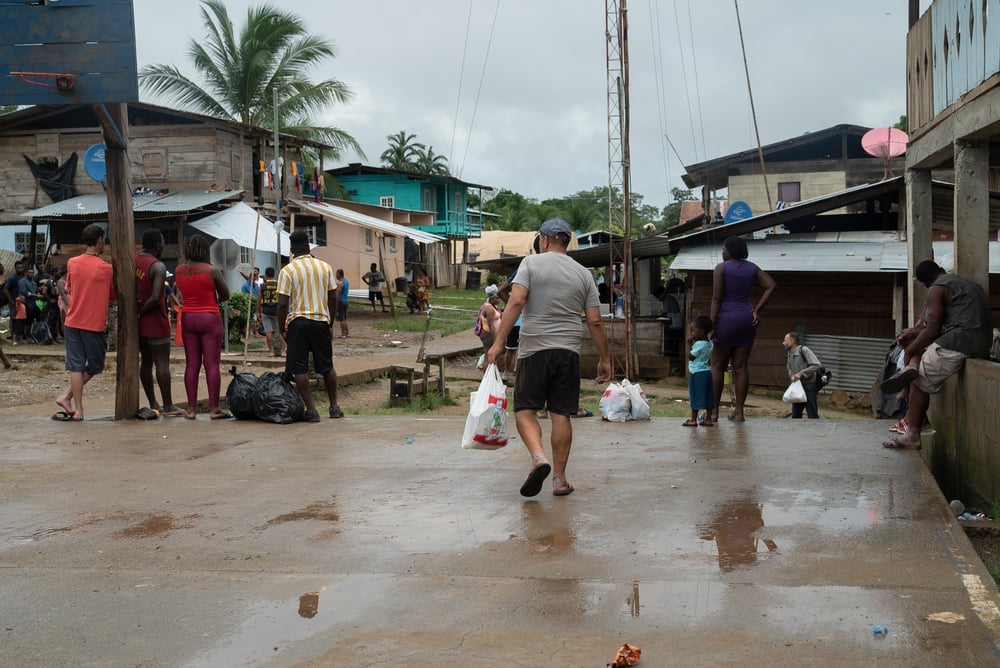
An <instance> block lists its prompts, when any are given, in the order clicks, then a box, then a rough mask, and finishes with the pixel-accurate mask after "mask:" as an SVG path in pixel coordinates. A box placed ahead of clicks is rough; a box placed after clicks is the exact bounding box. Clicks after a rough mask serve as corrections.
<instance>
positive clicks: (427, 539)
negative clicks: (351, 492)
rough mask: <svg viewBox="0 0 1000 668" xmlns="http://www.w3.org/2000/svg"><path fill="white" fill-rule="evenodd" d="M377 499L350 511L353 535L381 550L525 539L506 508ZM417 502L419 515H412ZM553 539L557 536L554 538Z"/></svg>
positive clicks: (453, 548)
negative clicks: (377, 546) (513, 525)
mask: <svg viewBox="0 0 1000 668" xmlns="http://www.w3.org/2000/svg"><path fill="white" fill-rule="evenodd" d="M400 496H402V497H403V498H399V497H379V498H376V499H372V502H371V503H366V504H364V505H363V506H360V507H356V508H354V509H352V515H351V517H350V518H347V517H345V518H344V519H343V520H342V521H343V522H345V523H349V524H350V526H351V529H350V530H351V534H352V536H355V540H359V541H361V542H366V541H378V544H379V546H380V547H379V549H380V550H387V549H390V548H391V547H392V546H396V547H397V548H399V549H403V550H405V551H406V552H414V553H415V552H465V551H468V550H471V549H473V548H477V547H479V546H481V545H482V544H484V543H490V542H495V541H506V540H507V539H508V538H509V537H510V535H511V534H516V535H523V534H522V532H521V531H520V530H519V529H518V528H516V527H512V526H511V518H510V513H509V508H503V507H497V506H495V505H491V504H483V505H481V506H474V505H469V506H466V505H464V504H460V503H453V502H440V501H437V500H435V499H433V498H430V497H427V496H421V497H406V495H405V490H404V491H403V493H402V494H401V495H400ZM414 504H419V506H420V508H421V512H420V513H414V512H413V507H414ZM553 539H554V540H555V537H553Z"/></svg>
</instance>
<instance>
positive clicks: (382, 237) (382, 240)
mask: <svg viewBox="0 0 1000 668" xmlns="http://www.w3.org/2000/svg"><path fill="white" fill-rule="evenodd" d="M384 246H385V235H383V234H379V237H378V266H379V268H380V269H381V271H382V278H384V279H385V285H386V287H385V288H382V289H383V290H385V289H386V288H389V290H388V292H389V313H390V314H392V317H393V318H395V317H396V302H394V301H393V299H392V291H393V289H394V288H395V285H393V287H389V277H388V276H386V275H385V256H384V255H383V253H382V248H383V247H384Z"/></svg>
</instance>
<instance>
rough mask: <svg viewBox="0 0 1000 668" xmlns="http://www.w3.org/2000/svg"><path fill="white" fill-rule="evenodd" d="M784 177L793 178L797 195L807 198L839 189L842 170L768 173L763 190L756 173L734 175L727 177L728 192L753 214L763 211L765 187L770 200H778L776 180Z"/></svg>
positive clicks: (842, 175) (842, 180) (842, 186)
mask: <svg viewBox="0 0 1000 668" xmlns="http://www.w3.org/2000/svg"><path fill="white" fill-rule="evenodd" d="M785 181H797V182H798V183H799V184H800V185H799V188H800V199H801V200H803V201H804V200H807V199H812V198H813V197H819V196H820V195H827V194H829V193H832V192H837V191H838V190H843V189H844V187H845V184H846V176H845V174H844V172H843V171H828V172H787V173H780V174H771V173H769V174H768V179H767V185H768V187H767V190H765V189H764V179H763V177H762V176H761V175H760V174H754V175H745V176H744V175H734V176H730V177H729V196H730V198H732V200H742V201H744V202H746V203H747V204H749V205H750V210H751V211H753V213H754V214H760V213H765V212H767V211H768V210H769V209H768V205H767V204H768V200H767V191H770V193H771V204H772V205H776V204H777V203H778V184H779V183H782V182H785ZM844 212H845V209H843V208H841V209H835V210H833V211H831V212H830V213H844Z"/></svg>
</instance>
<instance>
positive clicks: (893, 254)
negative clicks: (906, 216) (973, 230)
mask: <svg viewBox="0 0 1000 668" xmlns="http://www.w3.org/2000/svg"><path fill="white" fill-rule="evenodd" d="M989 244H990V269H989V272H990V273H991V274H1000V242H997V241H991V242H989ZM933 248H934V259H935V260H936V261H937V263H938V264H940V265H943V266H945V267H946V268H948V269H950V267H948V266H947V265H948V264H949V263H948V260H947V258H948V256H952V258H954V254H955V244H954V242H952V241H935V242H933ZM951 264H954V260H952V262H951ZM882 268H883V269H885V270H888V271H906V242H905V241H898V242H896V243H893V244H886V245H885V250H883V251H882Z"/></svg>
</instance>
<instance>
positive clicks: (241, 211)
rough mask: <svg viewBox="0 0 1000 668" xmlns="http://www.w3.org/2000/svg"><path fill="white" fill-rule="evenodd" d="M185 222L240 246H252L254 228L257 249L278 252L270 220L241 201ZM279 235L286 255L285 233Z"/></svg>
mask: <svg viewBox="0 0 1000 668" xmlns="http://www.w3.org/2000/svg"><path fill="white" fill-rule="evenodd" d="M189 225H190V226H191V227H193V228H194V229H196V230H198V231H199V232H204V233H205V234H207V235H209V236H211V237H214V238H216V239H232V240H233V241H235V242H236V243H237V244H238V245H239V246H242V247H243V248H253V247H254V230H255V229H256V235H257V252H259V253H277V252H278V233H275V231H274V223H273V222H271V221H270V220H268V219H267V218H265V217H264V216H261V215H260V214H258V213H257V212H256V211H254V210H253V208H251V207H250V206H248V205H247V204H245V203H243V202H239V203H237V204H234V205H233V206H231V207H229V208H228V209H226V210H225V211H220V212H219V213H213V214H212V215H211V216H206V217H205V218H202V219H200V220H198V221H196V222H193V223H189ZM280 235H281V254H282V255H288V247H289V238H288V232H286V231H284V230H282V231H281V233H280Z"/></svg>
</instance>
